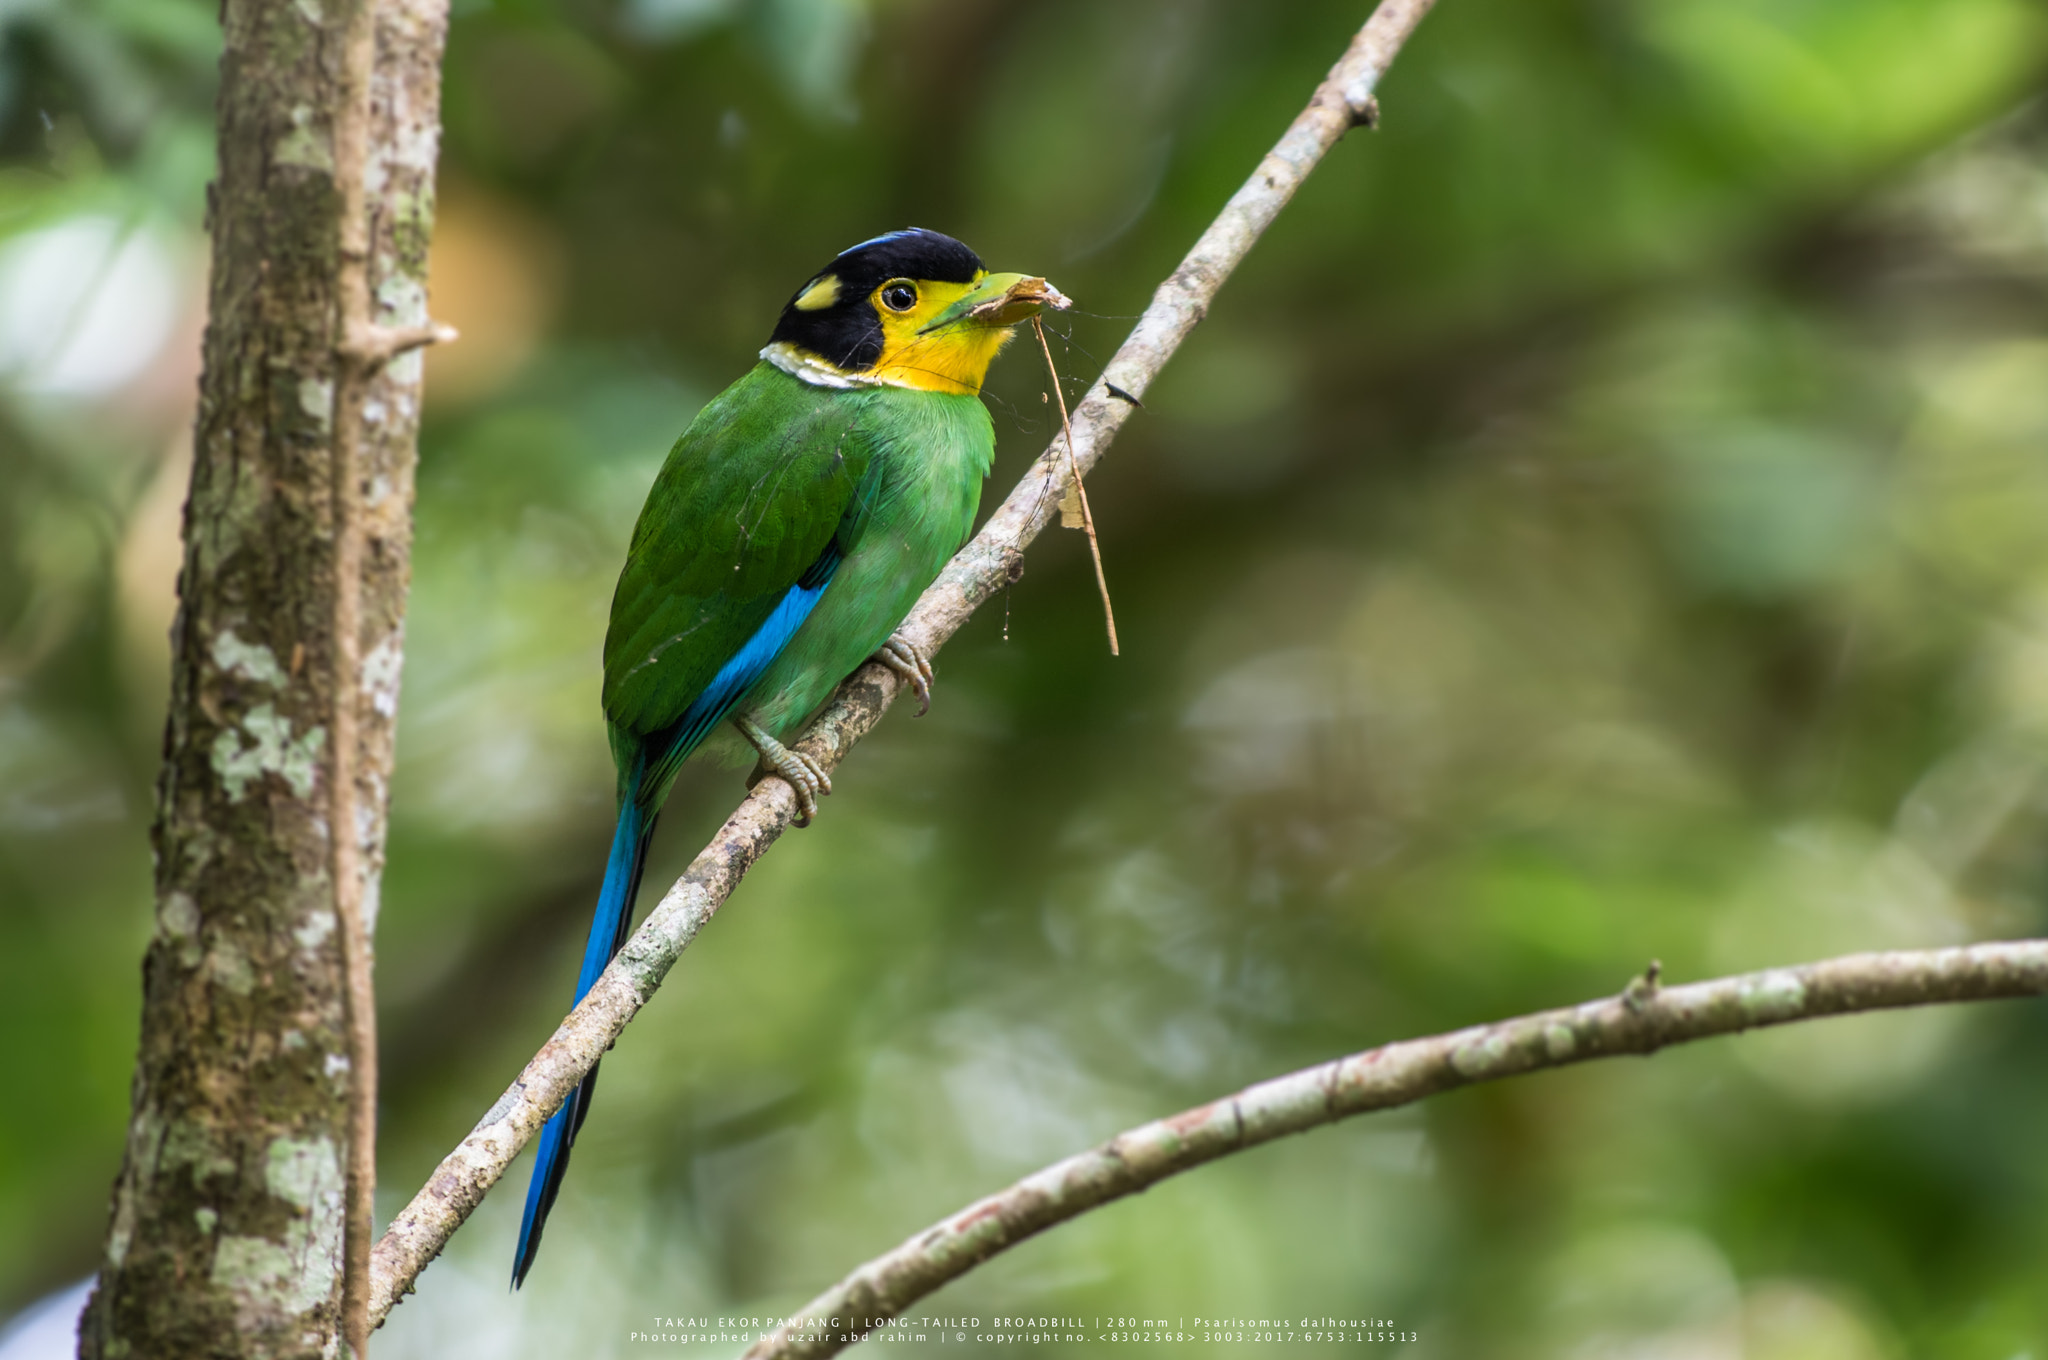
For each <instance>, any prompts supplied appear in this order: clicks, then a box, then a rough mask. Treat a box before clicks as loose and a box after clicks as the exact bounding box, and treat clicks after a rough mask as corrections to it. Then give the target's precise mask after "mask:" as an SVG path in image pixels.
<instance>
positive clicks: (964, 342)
mask: <svg viewBox="0 0 2048 1360" xmlns="http://www.w3.org/2000/svg"><path fill="white" fill-rule="evenodd" d="M987 273H988V271H987V270H983V271H982V272H981V273H979V274H976V275H975V276H974V278H973V279H972V280H970V281H969V282H967V283H933V282H929V281H924V280H920V281H919V282H918V285H917V305H916V306H915V307H912V308H911V309H910V310H909V311H907V312H898V311H893V310H891V309H890V308H889V307H887V306H885V305H884V304H883V302H882V297H881V295H882V289H879V288H878V289H876V290H875V296H874V297H873V298H871V299H869V301H870V303H871V305H873V307H874V309H875V314H876V315H877V316H879V317H880V318H881V319H882V357H881V358H879V359H877V360H876V361H875V366H874V367H873V368H871V369H869V370H868V376H869V377H870V378H871V379H872V380H874V381H876V382H885V383H889V384H890V385H892V386H895V387H915V388H917V389H919V390H920V391H925V392H957V393H963V394H965V395H967V396H973V395H974V394H975V393H977V392H979V391H981V384H982V380H983V379H984V378H986V377H987V376H988V366H989V365H990V364H991V363H993V362H994V361H995V357H996V353H997V352H998V351H999V350H1001V349H1002V347H1003V346H1004V345H1006V344H1008V343H1009V340H1010V334H1011V332H1010V328H1009V327H1007V326H979V325H973V324H966V323H963V324H958V325H951V326H947V327H946V328H945V329H944V330H941V331H934V332H933V333H932V334H930V335H919V334H918V331H920V330H922V329H923V328H924V327H925V326H928V325H930V324H931V322H932V320H933V318H935V317H937V316H938V315H939V313H941V312H943V311H945V310H946V309H947V308H948V307H950V306H952V305H953V304H954V303H955V302H957V301H959V300H960V299H961V298H963V297H965V296H966V295H967V294H968V293H970V292H972V291H974V289H976V288H977V287H979V286H980V285H981V281H982V279H984V278H985V277H987ZM885 286H886V285H885Z"/></svg>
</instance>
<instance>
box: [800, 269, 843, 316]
mask: <svg viewBox="0 0 2048 1360" xmlns="http://www.w3.org/2000/svg"><path fill="white" fill-rule="evenodd" d="M837 301H839V276H838V275H837V274H826V275H823V276H822V277H820V278H819V279H818V280H817V281H816V282H814V283H813V284H811V286H810V287H808V288H806V289H804V291H803V293H802V294H801V295H800V296H799V297H798V298H797V300H796V309H797V310H798V311H800V312H815V311H820V310H822V309H824V308H826V307H830V306H831V305H832V304H833V303H835V302H837Z"/></svg>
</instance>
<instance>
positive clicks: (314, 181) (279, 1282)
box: [81, 0, 445, 1360]
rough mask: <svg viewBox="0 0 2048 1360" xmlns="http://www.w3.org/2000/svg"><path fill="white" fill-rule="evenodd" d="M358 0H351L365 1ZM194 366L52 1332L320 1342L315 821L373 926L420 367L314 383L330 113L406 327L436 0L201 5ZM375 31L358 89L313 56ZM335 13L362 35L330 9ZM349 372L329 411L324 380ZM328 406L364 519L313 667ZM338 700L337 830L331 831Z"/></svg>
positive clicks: (95, 1346) (338, 1187)
mask: <svg viewBox="0 0 2048 1360" xmlns="http://www.w3.org/2000/svg"><path fill="white" fill-rule="evenodd" d="M359 5H369V6H370V9H369V10H368V12H367V13H366V12H365V11H364V10H363V9H361V8H358V6H359ZM222 21H223V24H224V26H225V29H226V51H225V54H224V56H223V58H222V64H221V91H220V103H219V135H220V172H219V176H218V178H217V180H216V182H215V184H214V186H213V189H212V191H211V194H210V198H209V218H210V229H211V231H212V234H213V272H212V281H211V296H210V299H209V303H210V309H211V311H210V316H209V322H208V327H207V334H206V351H205V373H204V377H203V378H202V380H201V391H200V406H199V416H198V423H197V436H196V441H195V448H196V457H195V459H194V465H193V470H192V488H191V495H190V498H189V499H188V501H187V503H186V507H185V556H184V564H183V569H182V571H181V573H180V576H179V581H178V598H179V610H178V618H177V623H176V625H175V627H174V630H173V634H172V655H173V660H172V668H173V670H172V697H171V707H170V715H169V719H168V722H167V724H166V728H165V734H164V764H163V771H162V774H161V776H160V779H159V782H158V787H157V816H156V824H155V830H154V837H155V848H156V922H157V924H156V933H155V935H154V937H153V938H152V940H151V942H150V945H149V949H148V953H147V956H146V957H145V959H144V962H143V970H142V971H143V990H144V1000H143V1016H142V1038H141V1045H140V1053H139V1056H138V1059H137V1063H136V1070H135V1080H134V1109H133V1116H132V1120H131V1123H130V1125H129V1134H128V1145H127V1153H126V1156H125V1159H124V1162H123V1165H122V1168H121V1174H120V1178H119V1180H118V1181H117V1182H116V1184H115V1188H114V1197H113V1212H112V1220H111V1223H110V1226H109V1229H108V1234H107V1244H106V1253H105V1257H104V1260H103V1262H102V1265H101V1269H100V1279H99V1288H98V1291H97V1292H96V1293H95V1295H94V1297H93V1300H92V1303H91V1304H90V1305H89V1307H88V1309H87V1313H86V1318H85V1322H84V1325H83V1328H82V1333H81V1354H82V1355H84V1356H86V1357H88V1360H92V1358H94V1357H108V1358H109V1360H111V1358H112V1357H119V1356H137V1357H141V1356H148V1357H151V1358H152V1360H158V1358H162V1360H170V1358H171V1357H183V1356H264V1357H272V1356H314V1355H322V1356H332V1355H334V1354H335V1353H336V1352H337V1350H338V1347H339V1342H338V1332H337V1327H338V1312H339V1300H340V1297H341V1279H340V1273H341V1261H342V1221H343V1213H342V1203H343V1179H344V1168H345V1167H346V1165H347V1159H348V1143H347V1137H348V1134H347V1130H348V1121H347V1101H348V1093H349V1085H350V1066H349V1062H348V1045H347V1039H346V1032H345V1023H344V1022H345V1011H344V997H343V975H342V959H341V951H340V940H339V932H338V930H337V928H336V927H337V922H336V916H335V894H334V891H333V883H332V881H331V878H330V875H329V872H328V865H329V863H330V861H331V859H332V853H331V852H332V849H333V847H332V846H331V845H330V844H329V841H328V837H329V835H330V832H333V831H341V832H343V833H344V834H352V835H354V836H355V837H356V838H357V840H358V845H359V852H360V853H359V856H358V862H359V863H360V865H361V869H362V875H363V878H364V880H365V882H364V888H363V894H364V901H365V904H366V907H367V910H368V914H370V915H372V916H374V907H375V902H376V900H377V899H376V883H377V877H378V874H379V871H380V869H381V867H382V861H383V845H384V812H385V804H386V790H387V788H388V783H389V780H388V776H389V772H390V768H391V754H392V733H393V721H394V718H395V715H396V712H397V698H398V670H399V659H400V656H401V649H402V640H403V625H404V613H405V594H406V585H407V579H408V574H409V570H410V567H409V561H410V551H411V510H412V490H413V463H414V456H415V453H414V440H415V434H416V429H417V424H418V413H419V403H420V385H419V375H420V359H419V355H418V353H417V352H413V353H409V354H405V355H401V356H400V357H398V358H396V359H393V360H392V361H391V362H389V363H388V364H385V365H383V366H382V367H381V368H379V369H377V370H376V371H375V372H374V373H372V374H371V375H370V376H369V377H368V378H367V380H365V381H362V382H359V383H353V384H350V383H343V382H340V381H338V380H339V379H340V378H341V377H342V368H341V365H342V364H343V363H345V362H347V360H346V359H345V357H344V354H343V343H342V342H343V339H344V325H345V318H344V316H343V314H342V306H341V302H342V292H343V290H342V287H341V273H342V269H343V267H344V261H343V259H342V251H341V246H340V241H341V239H342V233H341V230H340V226H341V215H342V213H343V211H344V205H345V203H346V202H347V201H348V200H349V199H350V198H352V197H354V195H349V194H345V193H344V192H343V189H344V186H343V185H342V184H341V183H340V182H338V180H337V175H336V155H335V147H336V142H337V132H338V130H340V129H341V128H342V125H343V120H346V119H360V120H366V122H365V123H364V124H363V130H364V132H365V134H366V138H365V141H366V145H367V148H368V154H367V163H366V164H365V166H364V176H363V189H364V197H366V199H367V208H368V213H369V223H370V230H369V238H368V239H369V242H370V250H369V282H370V290H371V296H372V297H373V298H374V300H375V301H374V305H373V312H372V315H371V317H370V318H369V320H370V321H372V322H374V323H375V324H377V325H380V326H387V327H406V326H414V325H418V324H420V323H422V322H424V321H425V319H426V287H425V282H426V248H427V238H428V233H429V230H430V228H431V224H432V219H433V172H434V160H435V155H436V151H437V147H438V143H439V104H440V54H441V47H442V42H443V38H444V35H445V6H444V5H443V4H441V3H438V0H374V3H373V2H372V0H356V3H355V4H341V3H337V0H226V3H225V4H224V6H223V8H222ZM352 24H354V25H361V24H373V25H374V33H375V54H376V55H375V59H374V65H373V69H372V74H371V77H370V83H369V89H368V91H367V94H368V98H367V99H364V98H360V97H357V98H352V97H351V94H350V92H351V89H353V88H356V87H354V86H352V85H351V83H350V82H349V81H348V80H346V79H345V72H344V69H343V66H344V60H345V56H346V48H347V38H348V35H349V31H350V25H352ZM357 31H360V30H357ZM338 390H340V391H342V392H344V394H347V393H349V392H351V391H353V392H359V393H360V400H361V413H360V419H359V420H348V421H339V422H338V421H337V418H336V416H337V412H336V410H335V405H334V403H335V400H336V393H337V391H338ZM337 428H343V429H348V428H354V429H356V430H359V431H360V439H359V440H358V442H357V446H356V448H355V450H354V454H353V466H354V467H355V468H356V469H357V470H358V472H359V473H360V476H359V478H358V479H357V483H356V495H357V497H358V498H359V499H358V506H359V509H358V511H357V514H356V520H357V522H358V523H360V525H361V531H362V535H363V552H362V554H361V564H362V568H361V571H360V573H359V575H358V576H357V579H356V581H355V583H354V588H355V589H356V590H358V591H359V592H360V611H359V617H360V620H361V628H360V634H359V636H358V638H357V651H358V654H359V655H360V657H361V658H362V662H361V666H360V669H359V672H358V673H357V674H356V675H355V676H353V677H344V678H343V680H342V682H341V683H339V684H337V683H336V668H335V666H334V662H333V656H334V631H333V618H334V613H335V604H334V601H335V592H336V591H337V590H338V589H341V588H343V586H344V585H345V584H347V583H345V582H343V581H341V580H339V579H338V577H337V575H336V571H335V539H334V526H335V523H336V518H337V517H336V515H335V495H334V480H333V468H334V465H335V461H334V460H335V457H336V449H335V444H334V432H335V431H336V429H337ZM337 700H340V701H342V702H347V703H350V704H353V705H354V706H355V711H356V713H357V715H358V716H357V719H356V722H355V731H356V737H357V739H356V741H355V743H354V746H355V751H354V755H353V760H352V762H351V765H352V769H353V773H354V778H355V787H356V790H357V798H356V806H357V809H358V814H357V816H356V818H355V822H356V825H355V826H353V827H348V828H333V827H330V826H329V819H328V817H327V816H326V809H327V807H328V805H329V792H330V788H329V779H330V773H331V771H332V769H333V766H334V760H335V756H336V751H335V749H334V744H333V742H332V740H331V738H330V734H331V733H332V732H333V730H334V713H335V706H336V703H337Z"/></svg>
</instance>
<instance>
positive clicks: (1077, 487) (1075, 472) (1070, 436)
mask: <svg viewBox="0 0 2048 1360" xmlns="http://www.w3.org/2000/svg"><path fill="white" fill-rule="evenodd" d="M1031 329H1032V330H1034V331H1036V332H1037V333H1038V348H1039V351H1040V352H1041V353H1042V354H1044V355H1045V371H1046V372H1047V373H1050V374H1051V375H1052V391H1053V395H1054V396H1055V397H1057V398H1059V403H1060V429H1061V430H1062V431H1063V432H1065V434H1066V436H1067V472H1068V475H1070V476H1071V477H1073V479H1074V498H1075V499H1076V500H1078V501H1079V502H1080V503H1081V528H1082V529H1083V530H1084V531H1086V533H1087V535H1088V553H1089V555H1090V556H1091V557H1093V558H1094V559H1095V586H1096V589H1098V590H1100V591H1101V592H1102V623H1103V626H1104V627H1105V628H1107V629H1108V630H1109V654H1110V655H1111V656H1120V655H1122V653H1121V652H1119V651H1118V650H1117V645H1116V611H1115V610H1114V609H1112V608H1111V607H1110V603H1109V580H1108V578H1107V577H1105V576H1104V575H1103V574H1102V540H1100V539H1098V538H1097V537H1096V536H1095V515H1094V513H1093V512H1092V511H1090V510H1089V508H1088V488H1087V487H1085V486H1083V485H1082V484H1081V464H1080V462H1079V461H1078V460H1077V459H1076V458H1075V457H1074V426H1073V423H1072V422H1071V421H1070V420H1069V419H1068V418H1067V394H1066V391H1065V390H1064V389H1063V388H1061V386H1060V371H1059V369H1057V368H1055V367H1054V366H1053V362H1052V346H1051V345H1050V344H1049V343H1047V341H1046V338H1045V323H1044V322H1043V321H1041V320H1040V319H1039V318H1038V317H1037V316H1035V315H1034V316H1033V317H1032V318H1031ZM1061 511H1062V515H1063V516H1064V512H1065V505H1064V499H1063V501H1062V505H1061ZM1068 527H1070V528H1071V527H1072V526H1071V525H1069V526H1068Z"/></svg>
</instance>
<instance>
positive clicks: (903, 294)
mask: <svg viewBox="0 0 2048 1360" xmlns="http://www.w3.org/2000/svg"><path fill="white" fill-rule="evenodd" d="M882 305H883V306H884V307H887V308H888V309H889V310H890V311H892V312H907V311H909V310H910V309H911V308H912V307H915V306H916V305H917V288H916V286H915V285H913V284H909V283H906V282H904V281H903V280H902V279H898V280H896V281H895V282H893V283H885V284H883V285H882Z"/></svg>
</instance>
